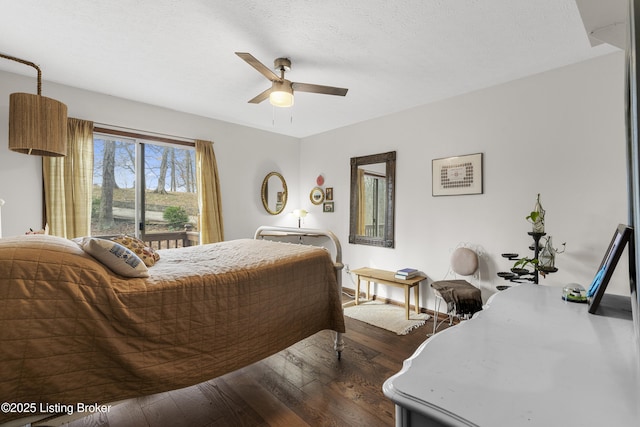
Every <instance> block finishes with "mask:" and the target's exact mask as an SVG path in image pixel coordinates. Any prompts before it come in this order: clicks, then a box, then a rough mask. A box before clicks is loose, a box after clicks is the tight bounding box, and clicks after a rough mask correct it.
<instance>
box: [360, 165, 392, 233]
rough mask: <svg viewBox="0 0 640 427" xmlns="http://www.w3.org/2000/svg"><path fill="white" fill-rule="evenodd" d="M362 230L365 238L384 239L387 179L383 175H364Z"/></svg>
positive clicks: (371, 173) (372, 173)
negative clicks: (364, 196) (364, 195)
mask: <svg viewBox="0 0 640 427" xmlns="http://www.w3.org/2000/svg"><path fill="white" fill-rule="evenodd" d="M364 191H365V194H366V195H367V197H366V198H365V207H364V221H365V222H364V224H365V225H364V230H365V236H367V237H384V218H385V212H386V209H387V204H386V201H387V179H386V177H385V176H384V175H379V174H376V173H374V172H369V171H365V173H364Z"/></svg>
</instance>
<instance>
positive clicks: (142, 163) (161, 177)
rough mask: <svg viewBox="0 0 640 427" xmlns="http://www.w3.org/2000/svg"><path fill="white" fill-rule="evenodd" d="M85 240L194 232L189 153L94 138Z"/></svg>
mask: <svg viewBox="0 0 640 427" xmlns="http://www.w3.org/2000/svg"><path fill="white" fill-rule="evenodd" d="M93 143H94V166H93V195H92V209H91V234H92V235H97V236H101V235H102V236H104V235H116V234H129V235H135V236H137V237H140V238H144V237H145V236H149V235H152V234H158V233H171V232H181V231H184V230H185V227H186V228H190V229H191V230H193V231H197V224H198V198H197V192H196V181H195V149H194V148H193V147H188V146H183V145H176V144H170V143H161V142H155V141H148V140H144V139H138V138H128V137H121V136H116V135H110V134H105V133H97V132H96V133H94V137H93Z"/></svg>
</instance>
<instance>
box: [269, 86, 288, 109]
mask: <svg viewBox="0 0 640 427" xmlns="http://www.w3.org/2000/svg"><path fill="white" fill-rule="evenodd" d="M269 102H270V103H271V105H274V106H276V107H291V106H292V105H293V89H292V88H291V83H289V82H287V81H284V82H273V88H272V90H271V93H270V94H269Z"/></svg>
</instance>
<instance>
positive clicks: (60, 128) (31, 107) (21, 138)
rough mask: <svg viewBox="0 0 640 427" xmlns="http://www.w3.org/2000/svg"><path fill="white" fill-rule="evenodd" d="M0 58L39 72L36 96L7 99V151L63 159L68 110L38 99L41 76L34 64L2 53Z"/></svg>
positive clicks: (27, 95)
mask: <svg viewBox="0 0 640 427" xmlns="http://www.w3.org/2000/svg"><path fill="white" fill-rule="evenodd" d="M0 58H4V59H8V60H10V61H15V62H19V63H21V64H24V65H28V66H30V67H33V68H34V69H35V70H36V71H37V72H38V79H37V83H38V87H37V88H38V94H37V95H33V94H30V93H12V94H11V95H9V149H10V150H12V151H17V152H18V153H24V154H34V155H37V156H49V157H62V156H66V155H67V106H66V105H64V104H63V103H61V102H59V101H56V100H55V99H51V98H46V97H44V96H41V92H42V72H41V71H40V67H38V66H37V65H36V64H34V63H33V62H30V61H25V60H24V59H20V58H16V57H14V56H10V55H5V54H3V53H0Z"/></svg>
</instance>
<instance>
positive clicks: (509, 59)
mask: <svg viewBox="0 0 640 427" xmlns="http://www.w3.org/2000/svg"><path fill="white" fill-rule="evenodd" d="M615 50H617V49H616V48H614V47H612V46H610V45H608V44H601V45H598V46H595V47H592V46H591V45H590V43H589V40H588V37H587V33H586V31H585V27H584V25H583V23H582V21H581V18H580V13H579V12H578V8H577V6H576V2H575V0H536V1H531V0H455V1H454V0H412V1H407V0H395V1H389V0H367V1H350V0H324V1H311V0H295V1H294V0H269V1H263V0H230V1H222V0H218V1H211V0H111V1H98V0H65V1H56V0H20V1H16V0H0V52H1V53H5V54H8V55H14V56H18V57H20V58H23V59H26V60H30V61H33V62H35V63H36V64H38V65H39V66H40V67H41V69H42V72H43V78H44V80H45V84H44V85H43V95H45V96H46V95H47V93H46V82H47V81H51V82H56V83H62V84H65V85H70V86H75V87H79V88H83V89H89V90H92V91H96V92H101V93H105V94H109V95H113V96H118V97H123V98H128V99H132V100H136V101H141V102H145V103H148V104H153V105H159V106H164V107H168V108H171V109H174V110H179V111H184V112H188V113H193V114H197V115H201V116H205V117H211V118H216V119H220V120H224V121H229V122H233V123H239V124H242V125H246V126H251V127H255V128H260V129H265V130H268V131H272V132H277V133H282V134H286V135H292V136H296V137H304V136H308V135H313V134H316V133H320V132H324V131H327V130H330V129H334V128H338V127H342V126H346V125H349V124H352V123H356V122H360V121H364V120H368V119H371V118H375V117H379V116H383V115H387V114H390V113H394V112H398V111H402V110H406V109H409V108H412V107H415V106H419V105H423V104H427V103H430V102H434V101H437V100H441V99H444V98H448V97H451V96H455V95H459V94H462V93H466V92H470V91H474V90H478V89H481V88H485V87H489V86H493V85H496V84H500V83H503V82H506V81H510V80H514V79H518V78H521V77H525V76H527V75H531V74H535V73H540V72H543V71H546V70H549V69H553V68H557V67H561V66H564V65H568V64H572V63H576V62H579V61H582V60H586V59H589V58H593V57H596V56H600V55H604V54H607V53H610V52H613V51H615ZM236 51H243V52H250V53H252V54H253V55H254V56H255V57H256V58H257V59H259V60H260V61H262V62H263V63H264V64H265V65H267V66H269V67H271V66H272V64H273V60H274V59H275V58H277V57H280V56H284V57H288V58H290V59H291V61H292V63H293V65H292V70H291V72H290V73H288V74H287V78H289V79H290V80H292V81H298V82H304V83H315V84H323V85H331V86H340V87H346V88H349V93H348V94H347V96H346V97H344V98H343V97H337V96H328V95H319V94H310V93H296V97H295V105H294V107H293V108H291V109H275V108H274V107H272V106H271V105H270V104H269V102H268V101H265V102H263V103H261V104H259V105H254V104H248V103H247V101H248V100H249V99H251V98H253V97H254V96H255V95H257V94H258V93H260V92H262V91H263V90H265V89H267V88H268V87H269V85H270V83H269V81H268V80H267V79H265V78H264V77H263V76H262V75H261V74H259V73H258V72H257V71H256V70H254V69H253V68H251V67H250V66H249V65H247V64H246V63H245V62H244V61H242V60H241V59H240V58H238V57H237V56H236V55H235V54H234V52H236ZM0 70H5V71H10V72H15V73H19V74H24V75H34V72H33V69H30V68H29V67H25V66H24V65H20V64H15V63H12V62H10V61H6V60H0Z"/></svg>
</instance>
